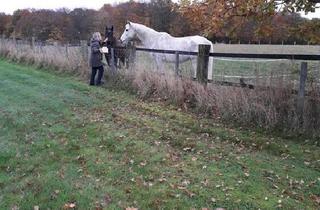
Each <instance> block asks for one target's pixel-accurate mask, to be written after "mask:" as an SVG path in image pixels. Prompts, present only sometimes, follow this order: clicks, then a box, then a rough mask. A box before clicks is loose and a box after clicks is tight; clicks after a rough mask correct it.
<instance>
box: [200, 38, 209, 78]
mask: <svg viewBox="0 0 320 210" xmlns="http://www.w3.org/2000/svg"><path fill="white" fill-rule="evenodd" d="M210 47H211V46H210V45H202V44H200V45H199V48H198V60H197V78H198V81H199V82H201V83H207V81H208V63H209V54H210Z"/></svg>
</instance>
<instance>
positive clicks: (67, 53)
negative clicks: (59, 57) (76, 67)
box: [65, 43, 69, 58]
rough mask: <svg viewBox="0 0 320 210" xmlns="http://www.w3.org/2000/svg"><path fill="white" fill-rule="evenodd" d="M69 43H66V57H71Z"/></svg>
mask: <svg viewBox="0 0 320 210" xmlns="http://www.w3.org/2000/svg"><path fill="white" fill-rule="evenodd" d="M68 45H69V44H68V43H67V44H66V45H65V48H66V57H67V58H69V46H68Z"/></svg>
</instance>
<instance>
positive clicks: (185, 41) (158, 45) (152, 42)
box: [121, 22, 213, 79]
mask: <svg viewBox="0 0 320 210" xmlns="http://www.w3.org/2000/svg"><path fill="white" fill-rule="evenodd" d="M134 37H138V38H139V39H140V41H141V42H142V45H143V46H144V47H146V48H149V49H160V50H176V51H187V52H198V46H199V45H200V44H205V45H210V46H211V49H210V52H213V44H212V42H210V41H209V40H208V39H206V38H205V37H202V36H187V37H173V36H171V35H170V34H168V33H166V32H157V31H155V30H153V29H151V28H148V27H146V26H144V25H141V24H138V23H131V22H129V23H128V24H127V25H126V29H125V31H124V33H123V34H122V36H121V40H122V41H123V42H126V41H128V40H130V39H133V38H134ZM153 56H154V58H155V60H156V63H157V66H158V67H159V68H160V69H161V70H163V64H162V62H175V59H176V56H175V55H172V54H162V55H161V54H159V53H153ZM196 58H197V57H196V56H192V55H180V56H179V61H180V62H185V61H187V60H191V61H192V66H193V69H194V77H196ZM212 68H213V58H212V57H211V58H210V59H209V73H208V79H212Z"/></svg>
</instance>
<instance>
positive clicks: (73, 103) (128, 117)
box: [0, 60, 320, 209]
mask: <svg viewBox="0 0 320 210" xmlns="http://www.w3.org/2000/svg"><path fill="white" fill-rule="evenodd" d="M0 78H1V80H0V90H1V91H0V209H18V208H19V209H33V208H34V207H36V206H37V207H40V209H63V208H64V209H71V208H72V207H73V206H75V207H76V208H77V209H124V208H127V207H135V208H139V209H191V208H196V209H201V208H208V209H214V208H217V207H223V208H226V209H259V208H260V209H276V208H282V209H317V208H319V204H320V148H319V142H314V141H313V142H312V141H309V140H308V139H303V138H300V139H295V138H290V137H286V138H284V137H279V136H276V135H267V134H263V133H261V132H259V131H250V130H247V129H242V128H237V127H233V126H231V125H223V124H221V123H219V122H218V121H215V120H209V119H204V118H200V117H197V116H195V115H193V114H190V113H185V112H182V111H181V110H177V108H175V107H171V106H165V105H163V104H161V103H156V102H143V101H140V100H138V99H137V98H135V96H133V95H130V94H128V93H126V92H123V91H115V90H112V89H110V88H107V89H105V88H97V87H89V86H88V85H87V84H86V83H84V82H81V81H77V80H76V79H74V78H72V77H70V76H66V75H55V74H52V73H50V72H47V71H43V70H42V71H40V70H36V69H34V68H32V67H25V66H21V65H16V64H12V63H8V62H6V61H4V60H0Z"/></svg>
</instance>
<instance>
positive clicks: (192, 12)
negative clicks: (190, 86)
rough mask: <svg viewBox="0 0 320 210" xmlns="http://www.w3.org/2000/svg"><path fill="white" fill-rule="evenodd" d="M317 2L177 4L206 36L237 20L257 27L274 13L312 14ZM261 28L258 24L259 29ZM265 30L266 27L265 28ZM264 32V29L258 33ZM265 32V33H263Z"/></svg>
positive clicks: (207, 0) (206, 0)
mask: <svg viewBox="0 0 320 210" xmlns="http://www.w3.org/2000/svg"><path fill="white" fill-rule="evenodd" d="M317 2H319V1H318V0H193V1H191V0H181V1H180V5H181V6H180V12H181V13H182V14H183V15H184V16H185V17H187V18H188V19H189V20H190V21H191V22H192V23H193V24H196V25H197V26H198V27H199V30H201V31H203V32H204V34H206V35H207V36H210V35H212V34H214V33H218V32H219V30H220V29H221V28H223V26H224V23H225V22H226V21H230V20H232V19H235V18H237V19H240V21H238V22H240V23H244V22H245V21H246V20H248V19H250V18H254V19H255V20H257V21H258V22H260V23H263V22H264V21H265V20H266V17H270V16H273V15H275V14H276V13H277V12H276V11H282V12H285V13H286V12H297V11H305V12H310V11H314V9H315V8H316V3H317ZM239 26H241V25H239ZM263 26H264V24H261V27H263ZM268 27H269V26H267V28H268ZM261 30H265V29H261ZM267 31H268V30H267Z"/></svg>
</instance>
